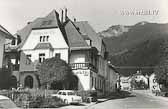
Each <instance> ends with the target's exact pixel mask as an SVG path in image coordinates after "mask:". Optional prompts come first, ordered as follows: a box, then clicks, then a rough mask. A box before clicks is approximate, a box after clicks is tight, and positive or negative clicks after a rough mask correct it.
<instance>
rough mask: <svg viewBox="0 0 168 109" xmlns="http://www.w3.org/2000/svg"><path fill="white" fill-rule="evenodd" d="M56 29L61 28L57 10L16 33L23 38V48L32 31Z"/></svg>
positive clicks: (21, 44) (20, 45)
mask: <svg viewBox="0 0 168 109" xmlns="http://www.w3.org/2000/svg"><path fill="white" fill-rule="evenodd" d="M54 27H59V15H58V13H57V12H56V11H55V10H53V11H52V12H51V13H49V14H48V15H47V16H46V17H44V18H37V19H35V20H34V21H32V22H29V23H28V24H27V25H26V26H25V27H24V28H23V29H21V30H19V31H17V33H16V34H17V35H20V36H21V40H22V42H21V43H20V44H19V48H21V47H22V46H23V44H24V43H25V41H26V40H27V37H28V36H29V34H30V33H31V30H32V29H39V28H54Z"/></svg>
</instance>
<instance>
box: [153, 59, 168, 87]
mask: <svg viewBox="0 0 168 109" xmlns="http://www.w3.org/2000/svg"><path fill="white" fill-rule="evenodd" d="M155 74H156V80H157V82H158V83H159V84H163V85H164V86H167V85H168V62H167V61H166V60H164V61H162V62H161V63H160V64H159V65H158V66H157V67H156V68H155Z"/></svg>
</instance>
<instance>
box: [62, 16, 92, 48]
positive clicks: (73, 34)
mask: <svg viewBox="0 0 168 109" xmlns="http://www.w3.org/2000/svg"><path fill="white" fill-rule="evenodd" d="M64 29H65V33H66V37H67V39H68V44H69V47H70V49H71V50H72V49H73V50H77V49H87V48H91V47H90V46H89V45H88V44H87V42H86V41H85V40H84V38H83V36H82V35H81V34H80V33H79V32H78V30H77V28H76V27H75V25H74V24H73V22H72V21H71V20H69V19H68V21H67V22H66V23H65V25H64Z"/></svg>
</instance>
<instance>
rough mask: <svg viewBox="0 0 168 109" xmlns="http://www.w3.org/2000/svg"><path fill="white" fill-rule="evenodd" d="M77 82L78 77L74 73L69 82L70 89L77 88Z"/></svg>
mask: <svg viewBox="0 0 168 109" xmlns="http://www.w3.org/2000/svg"><path fill="white" fill-rule="evenodd" d="M78 82H79V79H78V77H77V76H76V75H73V76H72V79H71V83H70V89H73V90H78Z"/></svg>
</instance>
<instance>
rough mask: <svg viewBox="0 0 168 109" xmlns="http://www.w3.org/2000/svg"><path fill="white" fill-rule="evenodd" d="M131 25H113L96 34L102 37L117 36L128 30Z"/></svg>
mask: <svg viewBox="0 0 168 109" xmlns="http://www.w3.org/2000/svg"><path fill="white" fill-rule="evenodd" d="M130 28H131V26H123V25H114V26H111V27H109V28H108V29H107V30H104V31H102V32H99V33H98V34H99V35H100V36H102V37H117V36H120V35H121V34H123V33H124V32H128V30H129V29H130Z"/></svg>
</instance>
